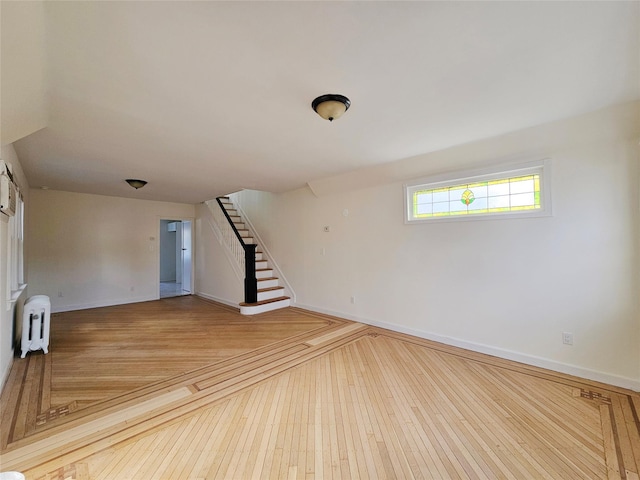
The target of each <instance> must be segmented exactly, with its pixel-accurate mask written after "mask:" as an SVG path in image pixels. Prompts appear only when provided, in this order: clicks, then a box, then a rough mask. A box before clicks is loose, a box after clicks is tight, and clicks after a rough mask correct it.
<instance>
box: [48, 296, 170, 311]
mask: <svg viewBox="0 0 640 480" xmlns="http://www.w3.org/2000/svg"><path fill="white" fill-rule="evenodd" d="M152 300H158V297H155V296H146V297H137V298H131V297H128V298H124V299H116V300H105V301H102V302H95V303H83V304H78V305H61V306H57V307H54V306H52V307H51V313H60V312H72V311H75V310H86V309H88V308H100V307H112V306H114V305H125V304H127V303H140V302H150V301H152Z"/></svg>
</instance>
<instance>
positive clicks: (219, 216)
mask: <svg viewBox="0 0 640 480" xmlns="http://www.w3.org/2000/svg"><path fill="white" fill-rule="evenodd" d="M205 203H206V205H207V207H209V211H211V213H212V215H213V221H214V222H215V227H216V228H214V231H216V233H218V234H219V235H220V237H219V238H218V240H220V241H221V242H222V243H223V244H224V246H225V247H227V248H228V249H229V252H230V253H231V255H232V256H233V258H235V259H236V262H237V265H239V266H240V271H241V272H244V268H245V267H244V265H245V264H244V245H242V243H240V240H238V237H237V236H236V232H234V230H233V228H232V227H231V225H229V222H228V220H227V217H226V216H225V215H224V212H223V211H222V209H221V208H220V206H219V205H218V202H217V201H216V200H208V201H206V202H205Z"/></svg>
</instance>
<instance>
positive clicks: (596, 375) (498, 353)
mask: <svg viewBox="0 0 640 480" xmlns="http://www.w3.org/2000/svg"><path fill="white" fill-rule="evenodd" d="M292 306H294V307H298V308H302V309H304V310H309V311H312V312H317V313H324V314H326V315H331V316H334V317H339V318H345V319H347V320H352V321H354V322H360V323H365V324H367V325H371V326H374V327H380V328H385V329H387V330H392V331H394V332H399V333H406V334H407V335H412V336H414V337H418V338H424V339H425V340H432V341H434V342H438V343H443V344H445V345H451V346H452V347H459V348H464V349H465V350H471V351H472V352H477V353H484V354H486V355H491V356H494V357H498V358H503V359H505V360H512V361H514V362H519V363H523V364H525V365H531V366H533V367H539V368H544V369H547V370H552V371H554V372H558V373H564V374H567V375H573V376H575V377H580V378H584V379H586V380H592V381H595V382H601V383H606V384H609V385H614V386H616V387H620V388H626V389H629V390H633V391H635V392H640V381H638V380H634V379H632V378H627V377H621V376H618V375H612V374H610V373H606V372H599V371H597V370H591V369H588V368H584V367H580V366H577V365H570V364H566V363H561V362H557V361H555V360H551V359H548V358H543V357H537V356H535V355H529V354H525V353H519V352H515V351H512V350H507V349H504V348H499V347H493V346H491V345H484V344H481V343H475V342H469V341H467V340H462V339H459V338H453V337H447V336H444V335H438V334H437V333H432V332H426V331H423V330H416V329H413V328H407V327H403V326H401V325H396V324H393V323H387V322H378V321H372V320H369V319H366V318H360V317H357V316H354V315H348V314H345V313H341V312H334V311H331V310H327V309H324V308H318V307H315V306H312V305H303V304H300V303H297V304H295V305H292Z"/></svg>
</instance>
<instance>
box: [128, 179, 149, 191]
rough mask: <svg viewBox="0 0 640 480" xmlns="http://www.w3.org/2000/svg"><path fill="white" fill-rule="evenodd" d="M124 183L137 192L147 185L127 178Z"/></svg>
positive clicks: (142, 181) (144, 182)
mask: <svg viewBox="0 0 640 480" xmlns="http://www.w3.org/2000/svg"><path fill="white" fill-rule="evenodd" d="M126 182H127V183H128V184H129V185H131V186H132V187H133V188H135V189H136V190H138V189H139V188H142V187H144V186H145V185H146V184H147V181H146V180H138V179H135V178H127V180H126Z"/></svg>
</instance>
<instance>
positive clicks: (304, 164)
mask: <svg viewBox="0 0 640 480" xmlns="http://www.w3.org/2000/svg"><path fill="white" fill-rule="evenodd" d="M3 3H5V2H3ZM639 11H640V3H638V2H602V3H598V2H566V3H565V2H531V3H527V2H512V3H509V2H496V3H491V2H460V3H457V2H238V1H237V2H182V1H176V2H88V1H85V2H46V3H45V16H44V38H45V53H44V55H43V58H44V63H45V65H44V68H45V78H46V92H47V96H46V109H47V117H48V120H47V127H46V128H44V129H42V130H39V131H37V132H35V133H33V134H31V135H28V136H27V137H25V138H23V139H21V140H19V141H17V142H15V144H14V145H15V148H16V151H17V153H18V155H19V158H20V161H21V164H22V166H23V168H24V170H25V173H26V175H27V178H28V180H29V183H30V185H31V187H40V186H43V185H46V186H48V187H49V188H52V189H57V190H67V191H76V192H86V193H96V194H103V195H115V196H123V197H135V198H144V199H152V200H163V201H174V202H185V203H197V202H201V201H204V200H207V199H211V198H213V197H215V196H217V195H221V194H225V193H230V192H233V191H236V190H239V189H241V188H251V189H259V190H267V191H272V192H280V191H286V190H290V189H294V188H298V187H301V186H303V185H305V183H307V182H309V181H312V180H315V179H320V178H324V177H328V176H332V175H337V174H340V173H344V172H347V171H353V170H356V169H362V168H366V167H368V166H374V165H379V164H381V163H386V162H392V161H396V160H399V159H403V158H407V157H411V156H415V155H419V154H423V153H427V152H431V151H435V150H440V149H443V148H446V147H449V146H453V145H458V144H462V143H467V142H470V141H473V140H477V139H480V138H485V137H489V136H494V135H499V134H502V133H505V132H510V131H514V130H519V129H522V128H525V127H529V126H533V125H538V124H542V123H546V122H549V121H553V120H558V119H561V118H566V117H570V116H574V115H578V114H581V113H586V112H589V111H593V110H597V109H599V108H602V107H605V106H609V105H612V104H617V103H623V102H627V101H631V100H635V99H638V98H640V76H639V75H640V73H639V63H640V57H639V55H640V53H639V43H640V42H639V38H640V37H639V35H640V33H639V32H640V26H639V25H640V16H639ZM5 20H6V19H4V18H3V22H4V21H5ZM325 93H340V94H343V95H346V96H348V97H349V98H350V99H351V101H352V107H351V109H350V110H349V111H348V112H347V113H346V114H345V115H344V116H343V117H342V118H341V119H339V120H336V121H335V122H333V123H329V122H327V121H325V120H322V119H321V118H320V117H319V116H317V115H316V114H315V113H314V112H313V110H312V109H311V101H312V100H313V99H314V98H315V97H316V96H318V95H322V94H325ZM125 178H141V179H145V180H147V181H148V182H149V184H148V185H147V186H146V187H145V188H143V189H141V190H138V191H136V190H133V189H132V188H131V187H129V186H128V185H126V184H125V183H124V179H125Z"/></svg>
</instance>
